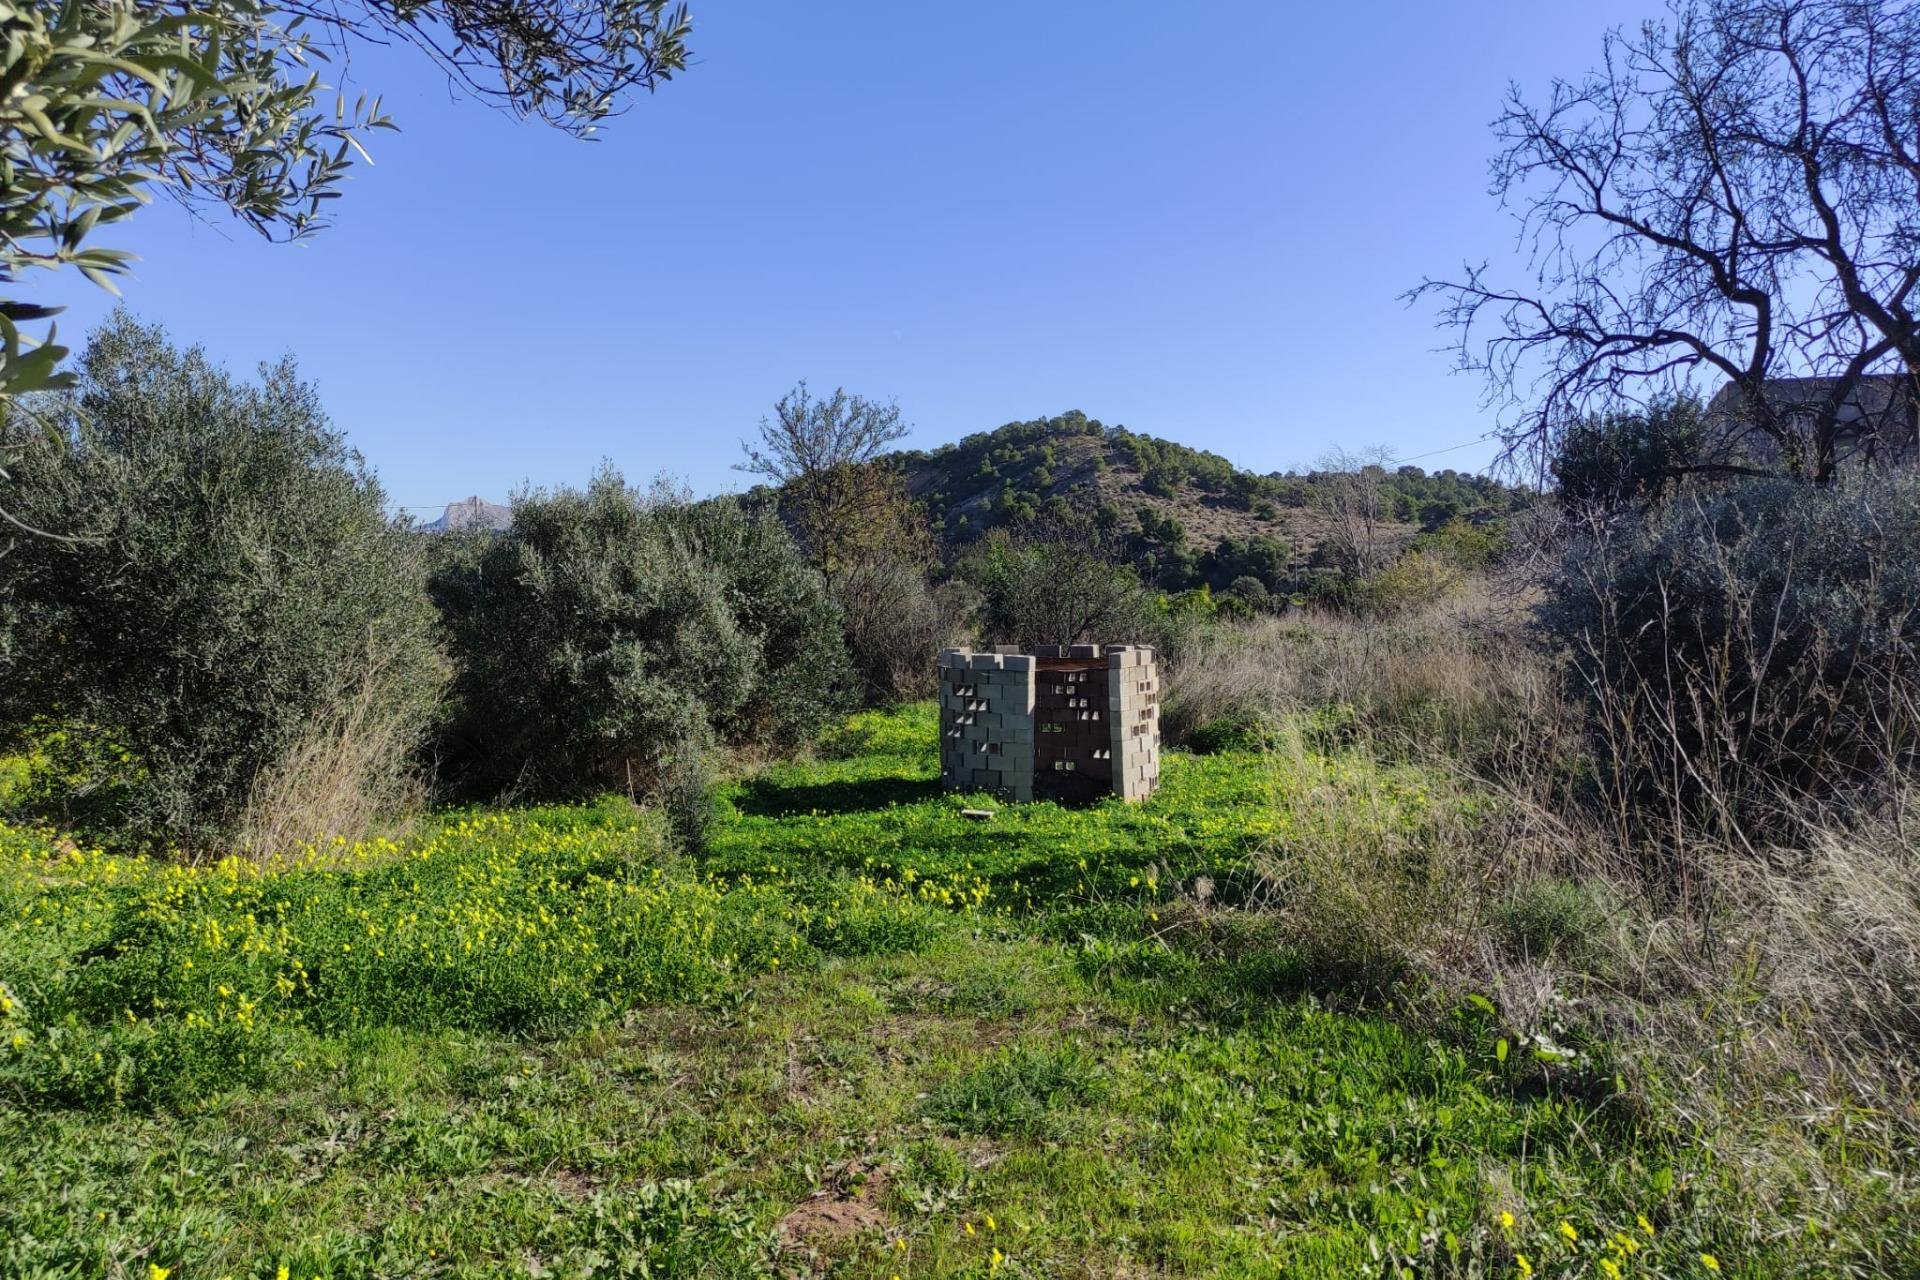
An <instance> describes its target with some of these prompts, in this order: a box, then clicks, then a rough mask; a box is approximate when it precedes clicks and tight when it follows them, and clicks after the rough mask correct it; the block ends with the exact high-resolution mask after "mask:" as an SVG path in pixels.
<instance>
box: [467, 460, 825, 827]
mask: <svg viewBox="0 0 1920 1280" xmlns="http://www.w3.org/2000/svg"><path fill="white" fill-rule="evenodd" d="M433 592H434V597H435V599H436V601H437V602H438V603H439V605H440V608H441V611H442V615H443V617H444V619H445V627H446V634H447V637H448V641H449V645H450V648H451V651H452V654H453V657H454V660H455V664H456V675H455V678H454V683H453V694H454V698H453V702H454V710H453V713H452V715H451V717H450V724H449V731H448V735H447V738H446V741H445V744H444V747H443V759H444V761H445V763H446V764H447V765H448V766H449V767H450V768H451V769H452V770H453V771H454V772H455V774H456V775H457V777H458V779H459V780H460V781H461V782H462V783H463V784H464V785H465V786H467V787H468V788H470V789H472V790H474V791H476V792H478V793H481V794H498V793H499V792H501V791H505V790H511V789H515V788H518V789H521V790H524V791H527V792H530V793H534V794H541V795H554V796H577V795H582V794H590V793H592V792H594V791H596V790H606V789H612V790H620V791H633V792H636V793H637V792H638V791H640V790H642V789H647V790H652V789H655V788H656V787H660V786H661V784H662V783H663V782H665V781H667V780H669V779H670V774H671V769H670V766H672V765H673V764H674V763H676V761H677V760H678V759H679V758H680V757H683V756H686V755H687V754H689V753H699V752H702V751H704V750H705V748H706V747H707V746H708V745H709V744H711V743H712V742H714V741H715V740H716V739H718V740H727V741H734V742H742V741H760V742H768V741H771V742H782V743H793V742H797V741H799V740H802V739H804V738H806V737H808V736H810V735H811V734H812V733H814V732H815V731H816V730H817V729H819V728H820V727H821V725H822V724H823V723H824V722H825V720H826V718H827V717H828V716H830V715H831V714H832V713H833V712H834V711H835V710H837V709H838V708H839V707H840V705H841V704H842V700H843V698H844V697H845V695H846V693H847V691H848V688H849V686H850V676H849V672H848V670H847V661H846V654H845V650H844V649H843V648H842V647H841V641H840V616H839V613H838V611H837V610H836V609H835V608H834V606H833V604H832V602H831V601H830V600H829V599H828V597H827V594H826V591H825V587H824V584H823V583H822V582H821V580H820V578H819V576H818V575H817V574H815V573H813V572H812V571H811V570H810V569H809V568H808V567H807V565H806V563H805V562H804V561H803V560H802V559H801V558H800V555H799V553H798V552H797V551H796V550H795V548H794V544H793V540H792V539H791V538H790V537H789V536H788V534H787V532H786V530H785V528H784V527H782V526H781V524H780V523H779V521H778V520H777V519H775V518H774V517H773V516H772V515H770V514H761V515H757V516H756V515H752V514H749V513H748V512H746V511H744V510H743V509H742V508H741V507H740V506H739V504H738V503H737V502H735V501H734V500H732V499H715V500H713V501H709V502H704V503H696V502H691V501H689V500H688V499H687V498H686V496H685V495H684V494H682V493H678V492H676V491H674V490H672V489H671V488H668V487H662V486H657V487H656V488H655V489H654V491H653V492H651V493H648V494H642V493H639V492H636V491H635V490H633V489H632V488H630V487H629V486H628V485H627V484H626V482H625V481H624V480H623V479H622V478H621V477H620V475H619V474H618V473H617V472H614V471H611V470H606V471H603V472H601V473H600V474H599V475H598V476H596V477H594V479H593V481H592V482H591V483H590V484H588V486H587V487H586V488H585V489H584V490H574V489H561V490H558V491H556V492H550V493H536V494H531V495H527V496H525V497H523V498H521V499H520V500H519V501H517V502H515V504H514V509H513V524H512V526H511V527H510V528H509V529H508V530H507V531H506V532H505V533H504V534H502V535H500V536H499V537H498V538H495V539H492V540H490V541H489V542H487V543H486V544H485V545H484V546H482V547H479V548H478V550H477V554H475V555H472V556H470V557H464V558H455V559H453V560H451V561H450V562H449V563H448V564H447V565H446V566H445V567H444V568H443V569H442V570H441V571H439V572H437V573H436V574H435V576H434V580H433ZM663 789H664V788H663Z"/></svg>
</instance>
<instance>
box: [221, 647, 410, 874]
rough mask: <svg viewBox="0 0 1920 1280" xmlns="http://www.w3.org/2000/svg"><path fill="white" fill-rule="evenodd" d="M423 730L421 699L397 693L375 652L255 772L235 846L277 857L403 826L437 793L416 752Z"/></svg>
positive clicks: (260, 854) (394, 830) (251, 852)
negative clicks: (268, 763)
mask: <svg viewBox="0 0 1920 1280" xmlns="http://www.w3.org/2000/svg"><path fill="white" fill-rule="evenodd" d="M422 731H423V726H422V724H421V718H420V713H419V708H418V706H417V704H415V703H413V702H410V701H408V700H406V699H396V698H395V697H394V696H393V689H392V686H391V679H390V673H389V672H388V671H387V669H386V665H385V663H384V662H383V661H382V660H381V659H380V658H379V657H378V656H377V655H373V656H370V658H369V660H368V661H367V662H366V663H365V664H363V666H362V667H361V669H360V671H359V672H358V674H357V675H355V676H354V677H353V678H352V679H351V681H350V682H349V683H348V684H347V685H346V686H345V687H344V689H343V690H342V692H341V694H340V696H339V697H337V698H336V699H335V700H334V701H333V703H332V704H331V705H330V706H329V708H328V709H327V711H326V712H325V713H324V714H322V715H320V716H318V717H316V718H315V719H314V721H313V723H312V724H311V725H310V726H309V728H308V730H307V731H306V732H305V733H304V734H302V735H301V736H300V737H299V738H297V739H296V740H295V741H294V743H293V745H292V746H291V747H289V748H288V750H287V751H286V752H285V753H284V754H283V755H282V756H281V757H280V759H279V760H278V761H276V762H275V763H274V764H273V765H272V766H271V767H269V768H267V769H265V770H263V771H262V772H261V773H260V775H259V776H258V777H256V778H255V779H254V782H253V785H252V787H251V788H250V789H249V791H248V793H247V802H246V806H245V808H244V809H243V810H242V813H241V819H240V823H239V826H238V829H237V832H236V835H235V838H234V842H233V847H235V848H237V849H239V850H241V851H243V852H245V853H246V854H247V855H249V856H252V857H269V856H271V855H273V854H276V853H283V852H287V851H289V850H294V849H299V848H302V847H305V846H308V845H314V846H319V845H325V844H328V843H329V842H331V841H333V840H334V839H335V838H339V839H341V840H344V841H346V842H347V843H353V842H354V841H357V840H360V839H363V838H364V837H366V836H369V835H372V834H375V833H377V832H387V833H390V834H391V833H395V832H397V831H399V830H401V829H404V828H405V826H406V825H407V824H409V823H410V822H411V821H412V819H413V818H414V817H416V816H417V815H418V814H419V813H420V812H422V811H423V810H424V809H425V807H426V805H427V802H428V799H429V795H430V787H429V785H428V781H427V779H426V778H425V777H424V776H423V775H422V772H421V769H420V765H419V760H418V754H417V753H418V749H419V746H420V738H421V734H422Z"/></svg>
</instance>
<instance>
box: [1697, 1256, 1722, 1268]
mask: <svg viewBox="0 0 1920 1280" xmlns="http://www.w3.org/2000/svg"><path fill="white" fill-rule="evenodd" d="M1700 1265H1701V1266H1703V1267H1705V1268H1706V1269H1707V1270H1709V1271H1716V1272H1717V1271H1719V1270H1720V1259H1718V1258H1716V1257H1714V1256H1713V1255H1712V1254H1710V1253H1703V1254H1701V1255H1700Z"/></svg>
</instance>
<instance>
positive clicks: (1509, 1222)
mask: <svg viewBox="0 0 1920 1280" xmlns="http://www.w3.org/2000/svg"><path fill="white" fill-rule="evenodd" d="M1500 1229H1501V1230H1502V1231H1511V1230H1513V1214H1512V1213H1510V1212H1509V1211H1507V1210H1505V1209H1502V1210H1501V1211H1500Z"/></svg>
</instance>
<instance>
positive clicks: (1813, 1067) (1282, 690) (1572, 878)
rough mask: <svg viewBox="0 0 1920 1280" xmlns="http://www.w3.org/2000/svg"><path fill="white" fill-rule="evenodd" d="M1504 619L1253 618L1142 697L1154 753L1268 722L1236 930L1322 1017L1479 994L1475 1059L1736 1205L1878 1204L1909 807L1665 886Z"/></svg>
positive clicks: (1901, 971) (1446, 615) (1493, 610)
mask: <svg viewBox="0 0 1920 1280" xmlns="http://www.w3.org/2000/svg"><path fill="white" fill-rule="evenodd" d="M1524 606H1525V602H1524V601H1518V602H1516V601H1513V600H1511V599H1502V598H1499V597H1496V596H1493V595H1489V594H1481V595H1477V596H1475V597H1471V598H1464V599H1458V600H1455V601H1454V602H1452V603H1451V604H1450V605H1449V606H1448V607H1446V608H1444V609H1437V610H1431V611H1428V612H1426V613H1424V614H1421V615H1419V616H1417V617H1414V618H1409V619H1401V620H1396V621H1391V622H1372V623H1370V622H1366V621H1363V620H1358V619H1355V618H1351V617H1337V616H1312V615H1304V616H1298V617H1294V618H1290V619H1286V620H1269V621H1265V622H1262V623H1259V624H1257V625H1255V626H1252V627H1250V628H1248V629H1247V630H1246V631H1245V632H1244V633H1243V634H1242V635H1241V636H1240V637H1238V638H1237V639H1238V643H1233V642H1230V641H1229V640H1225V639H1220V640H1216V641H1215V643H1214V647H1212V648H1210V649H1208V650H1204V651H1201V652H1197V653H1195V654H1193V655H1191V657H1190V658H1189V659H1188V660H1187V661H1185V662H1183V663H1181V664H1179V665H1178V666H1176V667H1175V668H1174V669H1172V670H1171V671H1170V674H1169V685H1170V686H1171V694H1172V696H1171V698H1170V705H1169V707H1168V718H1169V721H1170V722H1172V723H1173V724H1175V725H1177V726H1178V727H1179V728H1180V729H1181V730H1182V731H1191V728H1192V726H1194V725H1196V724H1199V723H1203V722H1204V721H1205V720H1207V719H1209V718H1216V717H1220V716H1225V715H1231V714H1244V713H1246V712H1247V711H1248V710H1249V709H1250V708H1257V710H1258V713H1259V714H1260V715H1261V716H1262V717H1264V718H1265V720H1266V721H1267V722H1268V723H1269V724H1270V725H1272V726H1273V731H1272V733H1271V734H1270V737H1269V741H1270V749H1269V753H1268V760H1269V764H1270V767H1271V768H1272V770H1273V773H1274V779H1275V795H1276V804H1277V805H1278V806H1279V807H1280V809H1281V818H1282V820H1281V822H1280V834H1279V836H1278V837H1277V838H1276V839H1275V840H1274V841H1273V843H1272V846H1271V847H1270V848H1269V849H1268V850H1267V852H1266V853H1265V854H1264V856H1263V857H1262V858H1261V859H1260V860H1259V867H1258V884H1257V887H1256V891H1255V894H1254V898H1255V902H1256V905H1257V907H1258V909H1259V910H1260V911H1261V912H1262V913H1263V914H1265V915H1266V916H1267V917H1268V918H1269V919H1271V920H1274V921H1277V922H1278V924H1279V926H1280V930H1281V934H1282V936H1284V937H1285V938H1286V939H1287V940H1288V943H1289V945H1291V946H1293V947H1294V948H1296V949H1297V950H1298V952H1299V953H1300V955H1301V957H1302V959H1303V960H1304V962H1305V965H1306V970H1307V972H1308V974H1309V976H1310V980H1311V981H1312V982H1313V983H1314V984H1315V985H1316V987H1317V988H1318V989H1319V990H1320V991H1321V992H1322V994H1323V995H1325V996H1327V997H1329V998H1334V999H1344V1000H1354V1001H1360V1002H1366V1003H1372V1004H1375V1005H1379V1006H1387V1005H1390V1006H1391V1007H1393V1008H1395V1009H1396V1010H1398V1011H1400V1012H1401V1013H1402V1014H1403V1015H1405V1016H1415V1017H1421V1018H1426V1019H1430V1020H1431V1023H1432V1025H1434V1026H1435V1027H1441V1026H1446V1025H1450V1023H1451V1018H1452V1015H1453V1012H1454V1011H1455V1010H1457V1009H1459V1008H1460V1007H1461V1005H1462V1002H1463V1001H1466V1000H1468V999H1469V997H1471V996H1476V995H1477V996H1483V997H1485V998H1487V999H1488V1000H1491V1001H1492V1002H1493V1004H1494V1005H1495V1007H1496V1009H1497V1011H1498V1015H1497V1016H1498V1033H1499V1034H1500V1035H1502V1036H1504V1037H1506V1038H1508V1039H1509V1040H1510V1041H1511V1042H1512V1043H1513V1044H1514V1045H1515V1046H1516V1047H1517V1048H1518V1049H1519V1050H1520V1051H1521V1052H1522V1055H1524V1057H1525V1060H1526V1061H1528V1062H1529V1063H1534V1062H1536V1061H1537V1059H1545V1062H1544V1063H1542V1064H1540V1065H1538V1066H1536V1067H1534V1068H1532V1069H1535V1070H1538V1071H1539V1072H1540V1073H1542V1074H1543V1075H1544V1076H1547V1077H1553V1078H1558V1079H1560V1080H1561V1081H1562V1082H1563V1083H1564V1082H1568V1081H1579V1080H1586V1081H1589V1082H1603V1083H1602V1084H1601V1087H1602V1088H1603V1091H1607V1092H1617V1093H1618V1095H1619V1097H1620V1100H1621V1104H1622V1105H1624V1106H1627V1107H1628V1108H1629V1109H1632V1110H1635V1111H1642V1112H1645V1113H1647V1114H1658V1115H1661V1116H1664V1117H1666V1121H1665V1122H1666V1123H1670V1124H1671V1125H1673V1126H1674V1131H1675V1133H1676V1134H1681V1135H1685V1139H1684V1140H1687V1141H1694V1140H1699V1141H1708V1142H1711V1143H1712V1144H1713V1145H1714V1148H1715V1151H1716V1155H1717V1158H1719V1159H1721V1160H1722V1161H1723V1162H1724V1163H1725V1166H1726V1168H1727V1169H1728V1170H1729V1171H1730V1174H1729V1176H1733V1177H1736V1178H1739V1179H1741V1180H1743V1181H1745V1182H1748V1183H1750V1184H1751V1185H1752V1186H1753V1187H1754V1188H1757V1190H1755V1192H1754V1194H1755V1195H1756V1196H1757V1197H1759V1199H1757V1200H1756V1204H1760V1205H1762V1206H1764V1204H1765V1203H1767V1202H1768V1201H1767V1199H1766V1196H1767V1195H1770V1194H1774V1193H1773V1192H1766V1191H1765V1190H1764V1189H1765V1188H1768V1187H1775V1186H1776V1184H1778V1185H1779V1186H1786V1185H1789V1184H1790V1185H1791V1187H1792V1188H1793V1189H1794V1190H1793V1191H1792V1194H1793V1195H1795V1196H1800V1197H1802V1198H1803V1199H1804V1198H1806V1197H1812V1198H1813V1199H1814V1200H1816V1201H1817V1200H1818V1199H1819V1198H1820V1197H1823V1196H1824V1197H1829V1198H1831V1199H1832V1200H1833V1205H1832V1207H1833V1209H1834V1212H1835V1213H1836V1214H1839V1213H1841V1212H1842V1211H1843V1210H1844V1209H1845V1207H1846V1205H1845V1203H1844V1201H1845V1199H1846V1197H1847V1196H1849V1195H1850V1194H1853V1192H1854V1191H1857V1190H1858V1189H1859V1187H1860V1185H1861V1183H1860V1182H1859V1179H1860V1178H1861V1177H1863V1176H1868V1175H1867V1174H1863V1172H1862V1171H1863V1170H1870V1169H1876V1168H1877V1170H1878V1172H1875V1173H1872V1174H1871V1176H1872V1177H1873V1178H1877V1179H1884V1180H1883V1181H1881V1182H1879V1183H1878V1184H1877V1186H1878V1187H1879V1189H1880V1190H1881V1191H1885V1189H1886V1188H1887V1187H1889V1186H1895V1185H1900V1186H1907V1187H1909V1188H1910V1187H1911V1186H1912V1183H1911V1174H1910V1172H1909V1171H1908V1170H1909V1167H1910V1166H1911V1164H1912V1160H1911V1152H1913V1151H1914V1150H1915V1149H1916V1147H1920V1070H1917V1069H1916V1068H1917V1064H1920V847H1917V846H1916V842H1915V833H1914V832H1913V831H1912V830H1911V829H1910V827H1909V825H1908V824H1907V823H1905V821H1904V820H1903V815H1904V814H1905V813H1906V812H1907V805H1906V803H1905V801H1906V800H1907V799H1908V798H1909V796H1908V795H1906V794H1900V795H1886V796H1883V797H1882V798H1881V803H1879V804H1877V805H1874V806H1860V807H1854V808H1848V809H1843V808H1839V807H1835V806H1832V805H1826V804H1822V805H1805V806H1801V807H1800V809H1799V813H1800V815H1801V819H1800V820H1799V821H1796V822H1794V823H1791V824H1787V825H1783V826H1778V827H1773V828H1768V829H1758V828H1753V827H1749V828H1748V829H1746V830H1744V831H1743V832H1742V833H1741V835H1740V836H1739V838H1737V839H1727V838H1716V836H1715V834H1714V833H1713V832H1712V831H1711V830H1709V829H1707V828H1705V827H1700V828H1696V829H1694V830H1692V831H1691V832H1690V833H1689V835H1688V838H1687V841H1686V844H1685V850H1684V870H1683V873H1682V874H1679V875H1677V876H1676V874H1675V861H1674V852H1673V848H1672V847H1671V845H1670V844H1668V843H1667V840H1666V837H1665V836H1664V835H1663V834H1652V835H1646V836H1642V837H1639V838H1638V840H1639V841H1640V842H1636V837H1634V836H1633V835H1631V834H1623V833H1632V832H1634V831H1635V830H1639V829H1642V828H1636V826H1635V824H1633V823H1628V822H1623V821H1621V820H1620V815H1618V814H1616V813H1613V812H1611V811H1610V810H1609V807H1608V806H1609V804H1610V802H1611V799H1610V798H1611V797H1612V796H1613V795H1614V794H1616V793H1614V792H1611V791H1610V790H1609V789H1608V788H1607V786H1606V785H1604V784H1605V782H1606V779H1605V777H1604V776H1601V772H1600V771H1601V770H1602V767H1603V766H1602V765H1601V764H1600V763H1599V761H1598V759H1597V758H1596V756H1595V755H1594V754H1593V752H1592V751H1591V749H1590V745H1589V744H1590V740H1589V739H1585V738H1584V737H1583V734H1582V731H1581V730H1582V726H1583V724H1584V723H1585V721H1584V720H1583V716H1582V714H1581V713H1580V711H1579V710H1577V709H1576V708H1575V707H1574V706H1572V705H1570V704H1569V703H1568V702H1566V701H1565V700H1564V699H1563V697H1562V695H1561V692H1560V690H1561V688H1562V686H1561V681H1560V674H1559V673H1558V672H1557V671H1556V670H1555V668H1554V666H1553V663H1552V662H1551V660H1550V659H1549V658H1548V657H1547V656H1546V655H1544V654H1543V653H1542V652H1540V651H1539V649H1538V648H1537V647H1536V646H1534V645H1533V644H1532V643H1530V642H1529V638H1528V634H1527V632H1526V630H1525V627H1524V625H1523V624H1524V619H1525V607H1524ZM1780 811H1782V807H1781V806H1775V807H1774V809H1773V812H1780ZM1647 840H1656V841H1658V847H1648V846H1647V844H1646V843H1644V841H1647ZM1534 1051H1538V1053H1537V1055H1536V1054H1535V1052H1534ZM1582 1087H1585V1086H1582ZM1836 1135H1840V1136H1839V1137H1836ZM1885 1180H1892V1181H1885ZM1778 1194H1781V1195H1785V1194H1787V1193H1786V1192H1785V1191H1779V1192H1778ZM1902 1194H1904V1193H1902ZM1895 1198H1896V1199H1898V1198H1899V1197H1898V1196H1895Z"/></svg>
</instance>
